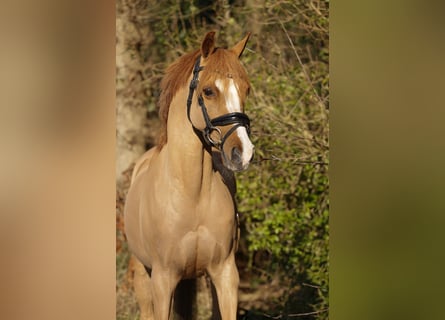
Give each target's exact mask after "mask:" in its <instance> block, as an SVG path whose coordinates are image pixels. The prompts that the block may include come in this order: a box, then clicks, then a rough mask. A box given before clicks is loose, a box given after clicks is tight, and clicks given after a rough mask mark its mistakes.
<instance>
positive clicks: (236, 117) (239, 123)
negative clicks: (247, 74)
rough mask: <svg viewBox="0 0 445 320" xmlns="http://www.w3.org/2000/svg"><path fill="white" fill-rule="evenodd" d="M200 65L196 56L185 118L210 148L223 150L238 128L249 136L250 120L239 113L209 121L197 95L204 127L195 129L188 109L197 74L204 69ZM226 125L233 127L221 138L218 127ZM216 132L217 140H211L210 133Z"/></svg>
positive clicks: (196, 83) (196, 81)
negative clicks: (243, 128)
mask: <svg viewBox="0 0 445 320" xmlns="http://www.w3.org/2000/svg"><path fill="white" fill-rule="evenodd" d="M200 63H201V56H198V58H197V59H196V62H195V66H194V68H193V78H192V81H190V89H189V95H188V98H187V117H188V119H189V121H190V123H191V124H192V126H193V128H194V129H195V130H196V131H198V132H201V134H202V137H203V138H204V141H205V142H206V143H207V144H208V145H209V146H212V147H216V148H218V149H219V150H223V147H224V143H225V142H226V140H227V138H228V137H229V136H230V135H231V134H232V133H233V132H235V130H236V129H238V128H239V127H245V128H246V130H247V134H250V119H249V117H248V116H247V115H246V114H244V113H241V112H231V113H227V114H224V115H222V116H219V117H216V118H214V119H210V117H209V114H208V112H207V108H206V106H205V104H204V99H203V98H202V95H201V94H199V95H198V97H197V98H198V104H199V106H200V107H201V111H202V115H203V117H204V121H205V123H206V127H205V128H204V129H203V130H199V129H198V128H196V127H195V126H194V125H193V123H192V120H191V119H190V108H191V105H192V99H193V92H194V91H195V89H196V88H197V87H198V83H199V80H198V76H199V72H200V71H201V70H202V69H204V67H203V66H200ZM228 125H234V126H233V127H232V128H230V129H229V131H227V132H226V134H225V135H224V136H223V135H222V133H221V130H220V129H219V128H218V127H223V126H228ZM214 132H216V133H217V134H218V139H216V140H215V139H213V138H212V136H211V135H212V133H214Z"/></svg>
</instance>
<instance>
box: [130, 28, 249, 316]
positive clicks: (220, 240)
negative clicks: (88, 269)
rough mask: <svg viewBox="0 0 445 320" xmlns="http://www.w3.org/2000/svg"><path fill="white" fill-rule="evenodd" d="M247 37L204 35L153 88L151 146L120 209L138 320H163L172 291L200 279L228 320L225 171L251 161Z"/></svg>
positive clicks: (234, 220) (230, 289)
mask: <svg viewBox="0 0 445 320" xmlns="http://www.w3.org/2000/svg"><path fill="white" fill-rule="evenodd" d="M249 36H250V33H247V35H246V36H245V37H244V38H243V39H242V40H241V41H239V42H238V43H236V44H235V45H234V46H233V47H231V48H230V49H228V48H221V47H216V46H215V32H213V31H212V32H208V33H207V34H206V35H205V37H204V39H203V41H202V43H201V47H200V48H199V49H197V50H195V51H193V52H190V53H188V54H185V55H183V56H182V57H180V58H179V59H178V60H176V61H175V62H174V63H173V64H172V65H170V66H169V67H168V68H167V70H166V73H165V75H164V77H163V79H162V81H161V94H160V97H159V116H160V119H161V129H160V131H161V132H160V137H159V141H158V145H157V146H155V147H153V148H151V149H149V150H148V151H147V152H146V153H145V154H144V155H143V156H142V157H141V158H140V159H139V160H138V161H137V162H136V165H135V167H134V171H133V174H132V178H131V186H130V188H129V191H128V194H127V199H126V204H125V209H124V223H125V232H126V237H127V242H128V246H129V249H130V251H131V253H132V254H133V256H134V257H136V260H137V263H136V264H137V265H136V267H135V275H134V289H135V294H136V298H137V300H138V304H139V307H140V310H141V319H156V320H167V319H169V318H170V315H171V314H172V309H173V308H174V307H173V306H174V305H176V303H177V302H178V303H180V301H174V304H172V301H173V300H177V299H178V300H180V299H182V298H181V297H178V298H177V297H176V296H175V288H176V287H177V286H178V284H179V283H180V282H182V281H186V280H184V279H195V278H197V277H200V276H203V275H207V276H209V277H210V279H211V282H212V285H213V288H214V291H215V292H216V298H217V302H218V304H217V305H218V306H219V313H220V317H221V318H222V319H223V320H234V319H236V316H237V304H238V285H239V274H238V270H237V267H236V264H235V251H236V248H237V243H238V240H239V226H238V213H237V209H236V203H235V193H236V183H235V174H234V172H237V171H242V170H245V169H247V167H248V165H249V163H250V162H251V160H252V157H253V154H254V146H253V144H252V142H251V140H250V138H249V136H250V119H249V117H248V116H247V115H246V114H245V113H244V104H245V100H246V98H247V96H248V94H249V90H250V83H249V80H248V77H247V73H246V71H245V69H244V67H243V66H242V64H241V62H240V57H241V54H242V53H243V51H244V49H245V46H246V43H247V41H248V39H249ZM183 298H184V297H183ZM214 300H215V299H214ZM184 301H186V300H184ZM185 309H187V308H185ZM188 309H189V311H187V313H188V312H190V308H188ZM180 316H182V317H184V318H189V317H190V315H189V314H182V315H180Z"/></svg>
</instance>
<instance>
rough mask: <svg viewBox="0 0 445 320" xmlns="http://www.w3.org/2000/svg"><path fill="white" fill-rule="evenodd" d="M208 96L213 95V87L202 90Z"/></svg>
mask: <svg viewBox="0 0 445 320" xmlns="http://www.w3.org/2000/svg"><path fill="white" fill-rule="evenodd" d="M202 91H203V92H204V94H205V95H206V96H207V97H211V96H213V95H214V93H213V90H212V88H210V87H206V88H204V89H203V90H202Z"/></svg>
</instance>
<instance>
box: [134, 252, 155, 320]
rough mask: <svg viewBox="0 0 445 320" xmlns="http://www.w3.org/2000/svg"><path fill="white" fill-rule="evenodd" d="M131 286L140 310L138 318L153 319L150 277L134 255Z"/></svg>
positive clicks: (142, 319)
mask: <svg viewBox="0 0 445 320" xmlns="http://www.w3.org/2000/svg"><path fill="white" fill-rule="evenodd" d="M132 259H134V262H133V263H134V279H133V287H134V292H135V295H136V300H137V301H138V304H139V309H140V311H141V317H140V320H153V296H152V293H151V279H150V276H149V274H148V272H147V270H146V269H145V266H144V265H143V264H142V263H141V262H140V261H139V260H138V259H137V258H135V257H132Z"/></svg>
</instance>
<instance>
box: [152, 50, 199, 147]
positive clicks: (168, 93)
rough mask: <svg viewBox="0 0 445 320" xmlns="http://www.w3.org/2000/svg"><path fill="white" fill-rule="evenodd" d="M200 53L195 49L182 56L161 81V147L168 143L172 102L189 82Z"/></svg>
mask: <svg viewBox="0 0 445 320" xmlns="http://www.w3.org/2000/svg"><path fill="white" fill-rule="evenodd" d="M199 53H200V50H195V51H194V52H190V53H187V54H185V55H183V56H181V57H180V58H179V59H178V60H176V61H175V62H173V63H172V64H171V65H170V66H169V67H168V68H167V70H166V72H165V75H164V78H163V79H162V81H161V95H160V96H159V102H158V106H159V118H160V120H161V129H160V130H161V131H160V134H159V140H158V148H159V149H161V148H162V147H163V146H164V145H165V144H166V143H167V120H168V111H169V109H170V103H171V101H172V99H173V97H174V95H175V94H176V92H177V91H178V90H179V89H180V88H181V87H182V86H184V85H186V84H187V80H188V78H189V76H190V74H191V73H192V70H193V66H194V64H195V60H196V58H197V57H198V55H199Z"/></svg>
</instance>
